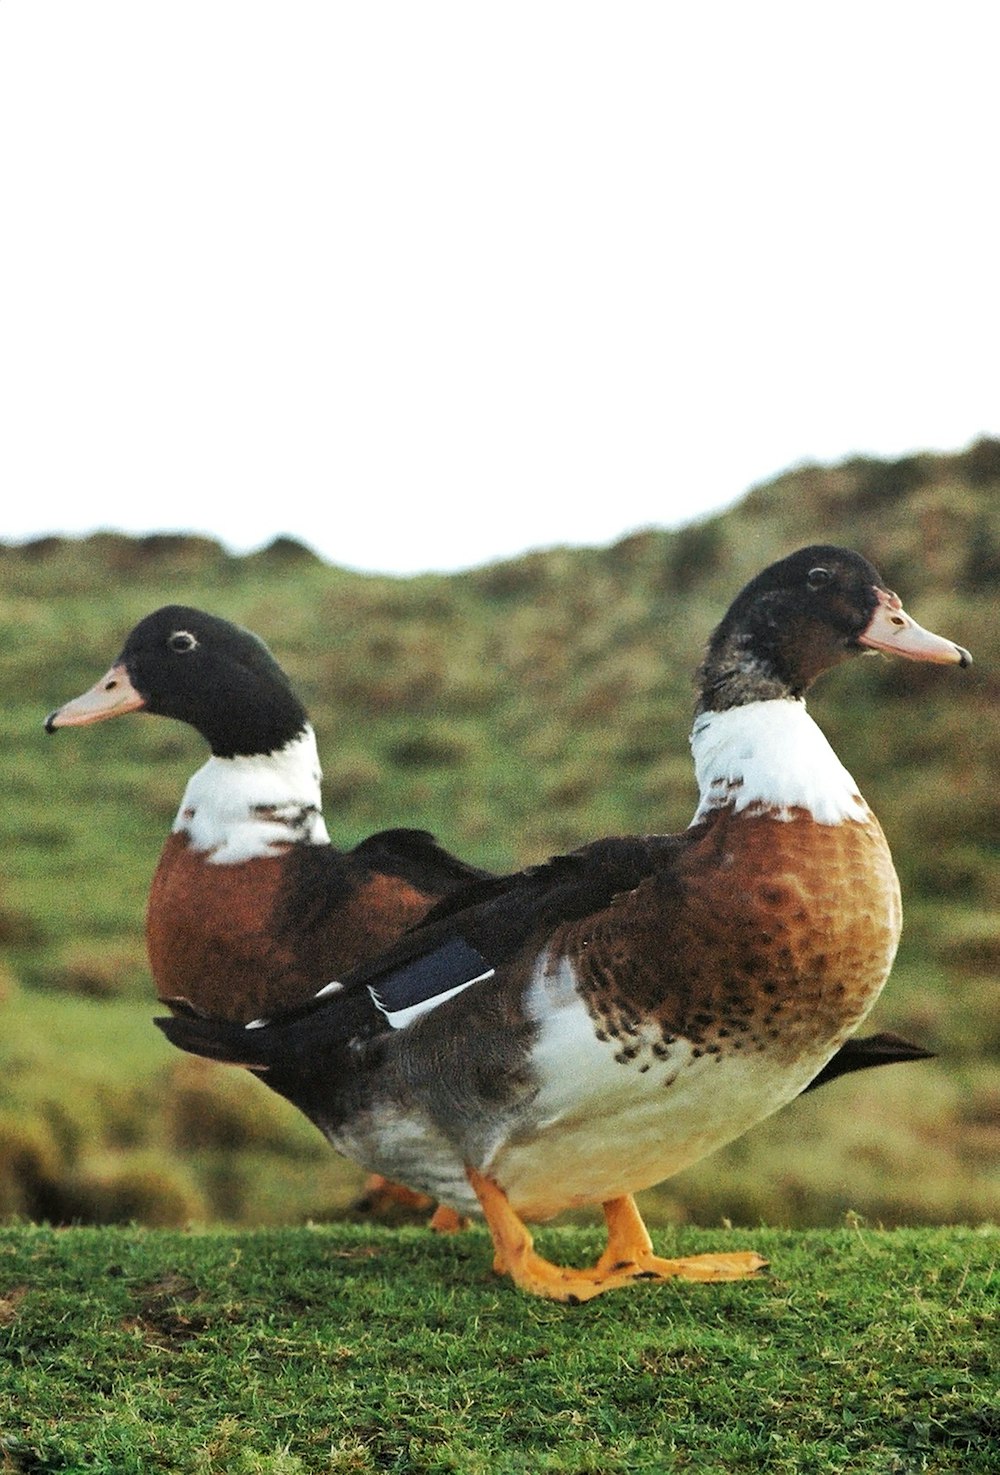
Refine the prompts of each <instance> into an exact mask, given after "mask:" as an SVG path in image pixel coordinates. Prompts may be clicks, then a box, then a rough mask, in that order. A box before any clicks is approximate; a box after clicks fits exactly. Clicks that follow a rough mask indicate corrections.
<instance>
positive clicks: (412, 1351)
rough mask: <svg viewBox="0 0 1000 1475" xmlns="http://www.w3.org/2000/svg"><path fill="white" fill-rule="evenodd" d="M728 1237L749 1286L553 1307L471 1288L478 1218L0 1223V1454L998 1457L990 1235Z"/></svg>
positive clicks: (457, 1466)
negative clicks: (211, 1225) (438, 1222)
mask: <svg viewBox="0 0 1000 1475" xmlns="http://www.w3.org/2000/svg"><path fill="white" fill-rule="evenodd" d="M749 1238H750V1240H751V1241H752V1243H753V1246H754V1247H755V1248H757V1249H759V1250H760V1251H762V1252H763V1253H765V1254H766V1255H768V1256H769V1257H770V1260H771V1267H770V1270H769V1271H768V1272H767V1273H766V1274H765V1276H764V1277H763V1278H761V1279H760V1280H757V1281H754V1282H747V1283H743V1284H737V1285H723V1286H697V1285H680V1284H676V1283H671V1284H668V1285H661V1286H650V1285H644V1286H639V1287H636V1288H635V1289H634V1290H625V1291H621V1292H616V1293H611V1294H609V1295H607V1296H605V1297H602V1298H600V1299H598V1300H597V1301H594V1302H591V1303H590V1304H588V1305H586V1306H582V1307H563V1306H557V1305H554V1304H552V1303H549V1302H542V1301H537V1300H534V1299H531V1298H527V1297H524V1296H523V1295H521V1294H520V1293H518V1292H516V1291H515V1290H513V1289H512V1288H511V1286H510V1284H509V1282H507V1281H505V1280H498V1279H496V1278H495V1277H494V1276H493V1275H492V1273H491V1272H490V1270H489V1268H488V1267H489V1262H490V1254H489V1246H488V1240H487V1237H486V1234H485V1231H483V1230H473V1231H470V1232H467V1233H466V1234H464V1235H461V1236H455V1237H451V1238H448V1239H440V1238H435V1237H433V1236H431V1235H429V1234H428V1233H426V1232H424V1231H420V1230H401V1231H395V1232H393V1231H389V1230H384V1229H383V1230H380V1231H378V1232H376V1233H371V1232H369V1231H367V1230H365V1229H361V1228H357V1227H348V1226H337V1227H336V1228H319V1229H309V1228H305V1229H299V1230H278V1231H260V1232H257V1233H231V1232H227V1233H218V1232H216V1233H211V1234H204V1235H189V1234H181V1233H173V1232H162V1231H160V1232H152V1231H147V1230H125V1229H117V1230H107V1229H105V1230H95V1229H75V1230H66V1231H54V1230H49V1229H37V1228H17V1229H7V1230H0V1431H2V1432H0V1469H2V1470H3V1471H4V1472H7V1475H14V1472H17V1475H43V1472H44V1475H57V1472H59V1475H61V1472H67V1475H69V1472H85V1471H86V1472H93V1475H98V1472H100V1475H140V1472H141V1475H148V1472H153V1471H166V1472H170V1475H306V1472H309V1475H311V1472H330V1475H333V1472H352V1475H368V1472H384V1471H397V1472H428V1475H430V1472H439V1475H446V1472H447V1475H515V1472H516V1475H536V1472H541V1471H562V1472H566V1475H584V1472H594V1475H613V1472H618V1471H621V1472H623V1475H624V1472H628V1475H633V1472H639V1471H651V1472H652V1471H659V1472H663V1471H675V1470H676V1471H700V1472H718V1475H740V1472H746V1475H757V1472H759V1471H766V1472H772V1475H779V1472H781V1475H915V1472H917V1471H931V1472H942V1475H943V1472H946V1471H954V1472H956V1475H959V1472H960V1475H988V1472H995V1471H996V1469H997V1450H998V1447H1000V1445H998V1441H1000V1344H998V1339H997V1336H996V1332H997V1314H998V1310H1000V1304H998V1293H1000V1283H998V1275H997V1269H998V1259H1000V1234H998V1233H997V1232H996V1231H993V1232H986V1231H978V1232H977V1231H972V1230H898V1231H893V1232H889V1233H878V1232H874V1231H871V1230H868V1229H866V1228H864V1227H863V1226H861V1225H858V1224H856V1225H854V1226H853V1227H848V1228H844V1229H840V1230H836V1231H822V1232H821V1231H810V1232H804V1233H788V1232H777V1231H774V1230H766V1231H765V1230H761V1231H758V1232H756V1233H755V1234H753V1235H752V1236H750V1237H749ZM745 1239H746V1235H745V1232H744V1231H740V1232H739V1233H738V1235H737V1232H735V1231H725V1230H720V1231H718V1232H716V1233H713V1234H708V1233H704V1232H694V1231H672V1232H667V1233H662V1234H660V1235H658V1236H657V1243H658V1248H661V1249H665V1250H666V1251H667V1252H668V1253H669V1252H673V1251H674V1250H675V1249H680V1250H684V1251H687V1252H690V1251H698V1250H704V1249H711V1248H720V1247H724V1246H726V1245H727V1244H735V1243H737V1242H738V1243H739V1244H740V1245H742V1244H743V1243H744V1241H745ZM539 1242H540V1244H541V1246H542V1248H543V1249H544V1250H546V1251H547V1252H548V1253H550V1254H552V1255H554V1256H561V1257H563V1258H564V1259H567V1260H571V1259H575V1260H581V1261H582V1260H583V1259H584V1258H585V1257H587V1256H593V1255H594V1253H595V1252H596V1250H597V1248H598V1242H599V1240H598V1236H597V1234H596V1232H594V1231H587V1230H579V1229H558V1230H549V1231H547V1232H544V1233H542V1234H540V1236H539Z"/></svg>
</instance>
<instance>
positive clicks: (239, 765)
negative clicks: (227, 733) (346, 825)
mask: <svg viewBox="0 0 1000 1475" xmlns="http://www.w3.org/2000/svg"><path fill="white" fill-rule="evenodd" d="M321 778H322V774H321V770H320V765H319V757H318V754H317V751H316V737H315V734H314V732H313V730H312V728H311V727H306V729H305V730H304V731H303V732H302V733H300V734H299V736H298V737H295V738H293V739H292V741H291V742H290V743H287V744H286V745H285V747H283V748H280V749H279V750H278V751H277V752H276V753H264V754H258V755H255V756H254V757H252V758H246V757H238V758H216V757H214V756H213V757H211V758H209V760H208V762H207V763H206V764H204V766H203V767H202V768H199V770H198V772H197V773H195V774H193V775H192V777H191V778H190V779H189V781H188V785H187V788H186V789H185V791H184V798H183V799H182V800H181V807H180V809H179V811H178V813H177V818H176V819H175V820H174V825H173V828H174V832H175V833H177V832H184V833H186V834H187V835H188V837H189V841H190V844H191V847H192V849H194V850H200V851H204V852H205V853H206V858H207V859H208V860H209V861H211V862H212V863H213V864H214V865H237V864H239V862H241V861H245V860H254V859H256V858H257V857H258V856H267V855H274V854H277V853H278V851H279V848H280V847H282V846H285V845H288V844H291V843H298V844H307V845H328V844H329V843H330V836H329V834H328V833H327V828H326V824H325V823H324V820H323V815H322V812H321V808H320V806H321V802H322V800H321V794H320V782H321Z"/></svg>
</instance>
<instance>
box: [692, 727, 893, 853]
mask: <svg viewBox="0 0 1000 1475" xmlns="http://www.w3.org/2000/svg"><path fill="white" fill-rule="evenodd" d="M691 751H692V754H693V756H694V767H695V775H696V777H697V779H698V789H699V792H700V795H701V798H700V802H699V804H698V808H697V810H696V812H695V816H694V819H693V820H692V821H691V823H692V824H697V823H698V821H699V820H702V819H704V818H705V816H706V815H707V814H709V813H711V812H712V810H715V809H721V808H723V807H725V806H726V805H732V807H733V808H734V809H735V811H736V812H737V813H739V812H740V811H741V810H744V809H749V808H751V807H757V808H761V809H765V810H766V811H767V812H768V813H769V814H772V815H773V816H774V817H775V818H776V819H790V818H791V817H792V812H793V811H794V810H803V809H804V810H806V811H807V812H808V813H809V814H811V815H812V817H813V819H814V820H816V822H817V823H818V824H821V825H836V824H840V823H841V821H842V820H849V819H850V820H862V821H863V820H866V819H868V817H869V813H870V811H869V809H868V806H867V804H866V803H865V801H864V800H863V799H862V797H861V795H860V793H859V792H858V786H857V784H856V783H855V782H854V780H853V778H852V777H851V775H850V774H849V773H848V771H847V769H846V768H845V767H844V765H843V764H842V763H841V761H840V759H839V758H838V757H837V755H836V753H835V752H834V751H833V749H832V748H831V746H830V744H829V743H828V742H827V740H826V738H825V737H824V736H823V734H822V732H820V730H819V728H818V727H817V726H816V724H815V722H814V721H813V720H812V718H811V717H810V716H809V713H808V712H807V711H806V707H805V703H804V702H802V701H797V700H794V699H792V698H782V699H778V700H773V701H767V702H751V703H748V704H747V705H746V706H744V707H730V708H728V709H727V710H726V711H724V712H703V713H702V714H701V716H700V717H698V718H697V719H696V721H695V724H694V728H693V730H692V733H691Z"/></svg>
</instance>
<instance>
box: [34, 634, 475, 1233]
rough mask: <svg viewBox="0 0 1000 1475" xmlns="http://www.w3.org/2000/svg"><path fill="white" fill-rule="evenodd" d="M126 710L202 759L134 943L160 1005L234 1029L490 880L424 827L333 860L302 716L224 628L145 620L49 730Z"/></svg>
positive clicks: (255, 648) (295, 701) (284, 683)
mask: <svg viewBox="0 0 1000 1475" xmlns="http://www.w3.org/2000/svg"><path fill="white" fill-rule="evenodd" d="M128 712H147V713H154V714H158V715H160V716H164V717H173V718H176V719H177V720H178V721H180V722H186V723H188V724H189V725H190V726H192V727H194V728H195V729H196V730H197V731H198V732H199V733H200V734H201V735H202V737H203V738H204V739H205V741H206V742H207V743H208V746H209V748H210V750H211V756H210V757H209V759H208V761H207V763H205V764H204V766H203V767H201V768H199V770H198V771H197V773H195V774H194V775H193V777H192V778H191V779H190V781H189V783H188V785H187V788H186V790H185V793H184V797H183V799H182V801H181V805H180V809H179V810H178V813H177V817H176V819H175V821H174V824H173V828H172V831H171V833H170V835H169V837H168V839H167V841H166V844H165V845H164V847H163V850H162V852H161V855H160V859H159V864H158V866H157V868H156V872H155V875H154V877H153V882H152V886H151V889H150V893H149V901H148V905H147V911H146V941H147V950H148V954H149V963H150V969H151V972H152V975H153V980H154V983H155V986H156V990H157V993H158V995H159V997H160V998H161V999H162V1000H163V1001H164V1002H165V1003H168V1004H172V1003H173V1001H174V1000H176V999H182V1000H184V1001H185V1002H186V1004H187V1005H188V1006H193V1007H195V1008H197V1009H200V1010H202V1011H204V1012H206V1013H209V1014H212V1015H213V1016H216V1017H218V1018H222V1019H230V1020H234V1021H239V1022H241V1023H245V1022H246V1021H247V1020H250V1019H254V1018H257V1017H258V1016H259V1015H260V1014H262V1013H266V1012H270V1011H274V1010H280V1009H287V1008H290V1007H291V1006H293V1005H294V1004H297V1003H299V1002H301V1001H303V1000H305V999H311V998H312V997H313V996H314V995H315V993H316V990H317V988H318V987H320V985H321V984H323V983H324V982H325V981H326V980H327V979H328V978H329V977H330V976H331V974H332V973H341V972H344V971H346V970H348V969H351V968H353V967H355V966H357V965H358V964H359V963H362V962H365V961H367V960H368V959H370V958H372V957H374V956H376V955H377V954H378V953H380V952H381V951H382V950H383V949H384V948H385V947H387V946H388V945H389V944H390V943H391V942H394V941H395V940H396V938H397V937H399V935H400V934H401V933H402V932H403V931H405V929H406V928H407V927H409V926H411V925H412V924H413V923H415V922H417V921H419V920H420V918H421V917H423V915H424V913H425V912H426V911H427V909H428V907H430V906H432V905H433V904H434V903H435V902H437V901H439V900H440V899H441V898H442V897H443V896H446V895H447V894H448V893H449V892H450V891H451V890H453V889H454V888H455V887H456V886H458V885H462V884H466V883H468V882H469V881H471V880H475V879H477V878H480V877H483V876H485V875H486V874H487V873H486V872H485V871H482V870H479V869H477V868H476V867H474V866H470V865H467V864H466V863H465V862H464V861H461V860H459V859H458V858H457V857H456V856H454V855H450V854H448V853H447V852H446V851H445V850H443V849H442V848H441V846H439V845H438V844H437V843H436V842H435V841H434V840H433V838H432V837H431V836H430V835H428V834H427V833H426V832H424V831H422V830H412V829H394V830H383V831H380V832H379V833H378V834H375V835H371V836H369V837H368V839H366V840H363V841H362V842H361V843H360V844H359V845H356V846H355V847H354V848H353V849H352V850H346V851H345V850H339V849H337V848H335V847H334V846H333V845H331V843H330V837H329V835H328V833H327V829H326V825H325V823H324V820H323V815H322V809H321V794H320V782H321V774H320V763H319V757H318V754H317V751H316V739H315V736H314V733H313V729H312V726H311V724H310V722H309V719H308V716H307V713H306V711H305V708H304V707H303V705H302V703H301V701H300V700H299V698H298V696H297V695H296V694H295V692H294V690H293V688H292V685H291V683H290V682H289V680H288V677H287V676H286V674H285V672H284V671H283V670H282V669H281V667H280V666H279V665H278V663H277V661H276V660H275V659H274V657H273V656H272V655H271V653H270V651H269V650H268V649H267V647H266V646H265V644H264V642H263V641H262V640H261V639H260V638H259V637H258V636H256V635H254V634H252V633H251V632H250V631H248V630H244V629H241V628H240V627H239V626H237V625H234V624H231V623H230V622H229V621H228V620H224V619H220V618H219V617H218V616H215V615H210V614H206V613H205V612H204V611H202V610H198V609H190V608H187V607H185V606H183V605H168V606H166V607H164V608H163V609H159V610H156V611H155V612H154V613H153V614H150V615H147V616H146V617H145V619H143V620H141V621H140V622H139V624H138V625H136V627H135V629H134V630H132V632H131V634H130V635H129V636H128V638H127V639H126V642H125V645H124V648H123V649H122V652H121V654H120V655H119V656H118V658H117V660H116V661H115V662H114V664H113V665H112V667H111V668H110V670H109V671H107V672H106V673H105V675H104V676H102V677H101V679H100V680H99V681H98V682H97V683H96V684H95V685H94V686H93V687H91V688H90V690H89V691H87V692H85V693H84V694H83V695H82V696H80V697H77V698H76V699H75V700H73V701H70V702H67V703H66V705H65V706H62V707H60V708H59V709H58V710H57V711H55V712H53V713H52V714H51V715H50V716H49V718H48V719H47V721H46V729H47V730H48V731H49V732H54V731H56V730H57V729H59V728H63V727H79V726H84V725H87V724H90V723H94V722H103V721H106V720H107V719H109V718H112V717H119V716H122V715H124V714H126V713H128ZM367 1194H368V1198H369V1200H370V1201H373V1202H374V1203H375V1204H376V1205H381V1206H383V1207H386V1208H387V1209H388V1210H389V1211H390V1212H391V1211H392V1208H393V1206H394V1205H395V1204H396V1203H397V1202H402V1204H403V1206H404V1207H410V1206H412V1207H414V1208H423V1207H425V1204H423V1203H418V1202H416V1201H415V1200H414V1199H413V1197H412V1196H411V1195H409V1194H403V1195H400V1193H399V1192H398V1190H396V1189H395V1188H394V1187H393V1186H392V1185H387V1184H385V1183H383V1182H381V1181H378V1182H372V1183H370V1184H369V1185H368V1189H367ZM453 1222H454V1221H453V1219H452V1218H451V1216H448V1215H441V1216H439V1217H438V1220H437V1223H438V1227H451V1226H452V1225H453Z"/></svg>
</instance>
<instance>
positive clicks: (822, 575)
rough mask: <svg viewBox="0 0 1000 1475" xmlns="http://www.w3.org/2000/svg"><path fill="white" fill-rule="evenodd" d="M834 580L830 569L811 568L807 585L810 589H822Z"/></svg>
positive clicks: (807, 575)
mask: <svg viewBox="0 0 1000 1475" xmlns="http://www.w3.org/2000/svg"><path fill="white" fill-rule="evenodd" d="M832 578H833V575H832V574H831V572H830V570H829V569H828V568H811V569H810V570H809V572H808V573H807V574H806V583H807V584H808V586H809V588H810V589H822V587H823V585H824V584H829V582H830V580H831V579H832Z"/></svg>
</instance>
